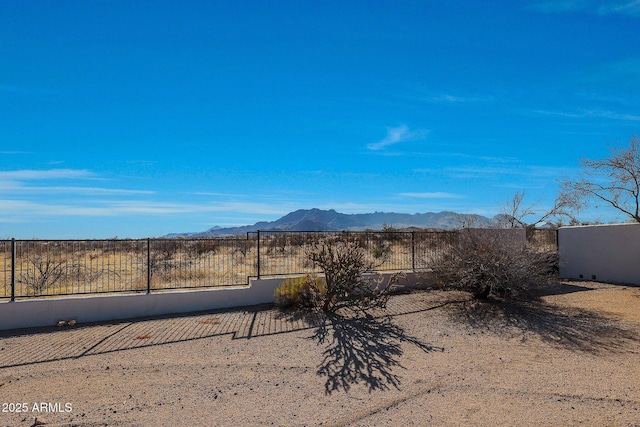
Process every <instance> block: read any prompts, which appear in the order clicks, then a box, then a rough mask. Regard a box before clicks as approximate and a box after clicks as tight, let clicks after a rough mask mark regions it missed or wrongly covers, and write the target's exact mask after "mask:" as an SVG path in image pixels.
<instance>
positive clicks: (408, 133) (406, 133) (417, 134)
mask: <svg viewBox="0 0 640 427" xmlns="http://www.w3.org/2000/svg"><path fill="white" fill-rule="evenodd" d="M428 133H429V131H428V130H425V129H419V130H415V131H412V130H410V129H409V127H408V126H407V125H401V126H398V127H394V128H387V136H386V137H385V138H384V139H383V140H381V141H378V142H375V143H371V144H369V145H367V148H368V149H369V150H373V151H379V150H384V149H385V148H387V147H388V146H390V145H394V144H398V143H401V142H406V141H416V140H419V139H424V138H425V137H426V135H427V134H428Z"/></svg>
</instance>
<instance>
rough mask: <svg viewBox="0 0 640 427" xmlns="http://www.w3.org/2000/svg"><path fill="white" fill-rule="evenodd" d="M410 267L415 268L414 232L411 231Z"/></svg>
mask: <svg viewBox="0 0 640 427" xmlns="http://www.w3.org/2000/svg"><path fill="white" fill-rule="evenodd" d="M411 269H412V270H415V269H416V232H415V231H412V232H411Z"/></svg>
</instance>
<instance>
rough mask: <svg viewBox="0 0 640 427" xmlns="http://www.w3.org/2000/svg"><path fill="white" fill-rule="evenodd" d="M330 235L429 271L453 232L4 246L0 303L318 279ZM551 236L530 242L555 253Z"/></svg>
mask: <svg viewBox="0 0 640 427" xmlns="http://www.w3.org/2000/svg"><path fill="white" fill-rule="evenodd" d="M327 236H338V237H339V238H340V239H344V240H347V241H353V242H357V243H358V244H359V245H360V246H361V247H362V248H364V250H365V253H366V255H367V257H369V259H370V260H371V261H373V263H374V264H375V265H376V266H377V267H376V271H381V272H382V271H412V270H426V269H429V268H432V267H433V266H434V265H435V264H436V263H437V262H438V259H439V258H440V257H441V256H442V255H443V254H445V253H446V251H447V250H448V248H449V247H451V245H455V244H456V242H457V236H458V234H457V232H455V231H382V232H368V231H367V232H337V233H336V232H292V231H258V232H250V233H247V234H246V236H242V237H231V238H222V237H218V238H200V239H141V240H132V239H119V240H118V239H110V240H15V239H12V240H3V241H0V265H1V266H2V275H1V276H0V279H1V280H2V282H0V299H10V300H11V301H13V300H15V299H25V298H33V297H42V296H46V297H53V296H62V295H81V294H99V293H112V292H147V293H149V292H152V291H154V292H155V291H160V290H165V289H189V288H206V287H216V286H225V285H240V284H246V283H248V281H249V278H250V277H258V278H260V277H266V276H281V275H295V274H305V273H311V272H314V271H315V270H314V267H313V266H312V265H309V263H308V262H307V257H306V251H307V249H308V248H309V247H310V246H311V245H313V244H315V243H317V242H319V241H320V239H322V238H325V237H327ZM555 239H556V234H555V231H554V230H537V231H536V232H535V233H532V234H531V235H530V236H528V241H529V242H530V243H531V244H535V245H537V246H539V247H543V248H544V249H545V250H549V249H552V250H553V249H555V247H556V246H555V245H556V243H555Z"/></svg>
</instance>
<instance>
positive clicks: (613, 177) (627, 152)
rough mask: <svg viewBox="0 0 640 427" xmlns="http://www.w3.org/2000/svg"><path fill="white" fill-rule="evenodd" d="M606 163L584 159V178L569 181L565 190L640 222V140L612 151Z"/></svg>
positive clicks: (635, 138) (632, 141)
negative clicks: (602, 204) (609, 207)
mask: <svg viewBox="0 0 640 427" xmlns="http://www.w3.org/2000/svg"><path fill="white" fill-rule="evenodd" d="M610 151H611V156H610V157H607V158H605V159H603V160H588V159H582V160H581V162H580V166H581V169H582V171H581V174H580V176H579V178H578V179H577V180H576V181H567V182H565V183H564V185H563V190H564V191H565V192H566V193H567V194H572V195H574V196H575V197H578V198H580V199H581V200H583V201H584V202H589V201H593V200H595V201H596V202H599V203H604V204H605V205H608V206H611V207H613V208H614V209H617V210H618V211H620V212H622V213H624V214H625V215H627V216H629V217H630V218H632V219H633V220H634V221H635V222H640V138H638V137H637V136H634V137H632V138H631V141H629V145H628V146H627V147H624V148H615V147H612V148H611V149H610Z"/></svg>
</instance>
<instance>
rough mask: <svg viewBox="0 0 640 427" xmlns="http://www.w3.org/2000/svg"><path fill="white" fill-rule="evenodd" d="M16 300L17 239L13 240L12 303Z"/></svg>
mask: <svg viewBox="0 0 640 427" xmlns="http://www.w3.org/2000/svg"><path fill="white" fill-rule="evenodd" d="M15 300H16V239H15V238H13V239H11V302H14V301H15Z"/></svg>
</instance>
